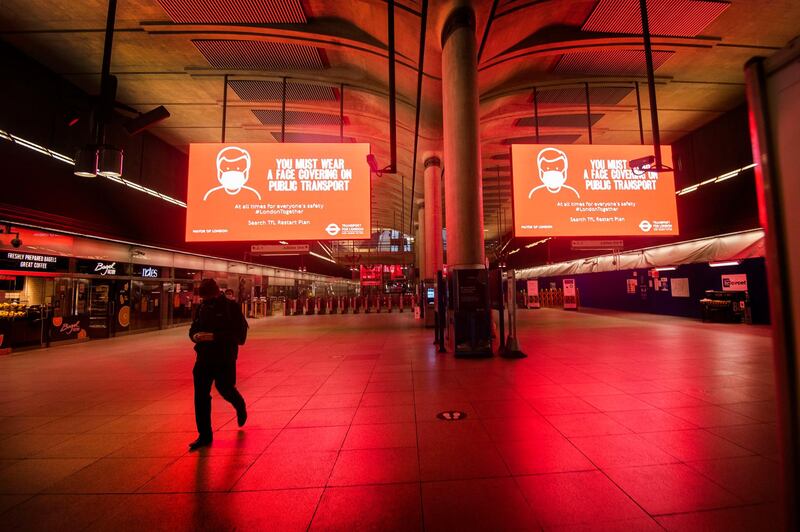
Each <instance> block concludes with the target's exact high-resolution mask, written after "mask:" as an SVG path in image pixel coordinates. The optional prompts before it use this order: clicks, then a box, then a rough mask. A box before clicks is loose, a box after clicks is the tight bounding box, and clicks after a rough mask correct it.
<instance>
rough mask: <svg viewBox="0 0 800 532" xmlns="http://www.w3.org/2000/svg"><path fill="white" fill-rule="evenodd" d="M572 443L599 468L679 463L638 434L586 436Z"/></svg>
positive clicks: (573, 440) (575, 439) (572, 440)
mask: <svg viewBox="0 0 800 532" xmlns="http://www.w3.org/2000/svg"><path fill="white" fill-rule="evenodd" d="M570 441H571V442H572V443H573V444H574V445H575V447H577V448H578V449H579V450H580V451H581V452H582V453H583V454H585V455H586V456H587V458H589V460H591V461H592V462H593V463H594V464H596V465H597V466H598V467H600V468H602V469H605V468H608V467H622V466H641V465H651V464H667V463H670V462H677V461H678V460H677V459H676V458H675V457H673V456H672V455H670V454H668V453H666V452H664V451H663V450H661V449H660V448H659V447H658V446H657V445H655V444H654V443H651V442H649V441H647V440H645V439H644V438H643V437H642V436H640V435H636V434H617V435H610V436H584V437H579V438H570Z"/></svg>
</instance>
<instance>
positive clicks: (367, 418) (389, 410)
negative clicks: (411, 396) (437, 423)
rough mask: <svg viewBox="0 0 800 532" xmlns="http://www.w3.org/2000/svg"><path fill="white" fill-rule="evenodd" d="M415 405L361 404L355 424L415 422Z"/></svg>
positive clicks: (356, 414) (354, 419)
mask: <svg viewBox="0 0 800 532" xmlns="http://www.w3.org/2000/svg"><path fill="white" fill-rule="evenodd" d="M414 420H415V414H414V407H413V405H382V406H363V405H362V406H360V407H358V410H356V413H355V417H354V418H353V424H354V425H369V424H373V423H413V422H414Z"/></svg>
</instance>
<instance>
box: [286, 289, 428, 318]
mask: <svg viewBox="0 0 800 532" xmlns="http://www.w3.org/2000/svg"><path fill="white" fill-rule="evenodd" d="M414 304H415V296H412V295H408V294H406V295H403V296H400V295H380V296H349V297H346V296H340V297H309V298H305V299H287V300H286V302H285V304H284V309H283V313H284V315H285V316H311V315H314V314H369V313H371V312H374V313H381V312H404V311H405V310H409V311H411V310H412V309H413V307H414Z"/></svg>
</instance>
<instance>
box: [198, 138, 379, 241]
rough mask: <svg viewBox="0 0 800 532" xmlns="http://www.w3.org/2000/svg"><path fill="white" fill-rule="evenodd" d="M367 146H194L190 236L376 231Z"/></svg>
mask: <svg viewBox="0 0 800 532" xmlns="http://www.w3.org/2000/svg"><path fill="white" fill-rule="evenodd" d="M369 149H370V148H369V144H299V143H298V144H285V143H263V144H262V143H260V144H253V143H225V144H219V143H213V144H191V145H189V184H188V194H187V201H186V206H187V207H186V241H187V242H219V241H242V240H248V241H258V240H350V239H365V238H369V236H370V197H371V194H370V170H369V165H368V164H367V154H368V153H369Z"/></svg>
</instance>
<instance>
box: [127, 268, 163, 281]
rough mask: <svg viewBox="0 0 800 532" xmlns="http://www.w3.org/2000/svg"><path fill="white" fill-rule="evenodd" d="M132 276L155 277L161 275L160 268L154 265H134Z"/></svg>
mask: <svg viewBox="0 0 800 532" xmlns="http://www.w3.org/2000/svg"><path fill="white" fill-rule="evenodd" d="M133 276H134V277H141V278H143V279H157V278H159V277H161V269H160V268H157V267H155V266H143V265H136V266H134V267H133Z"/></svg>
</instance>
